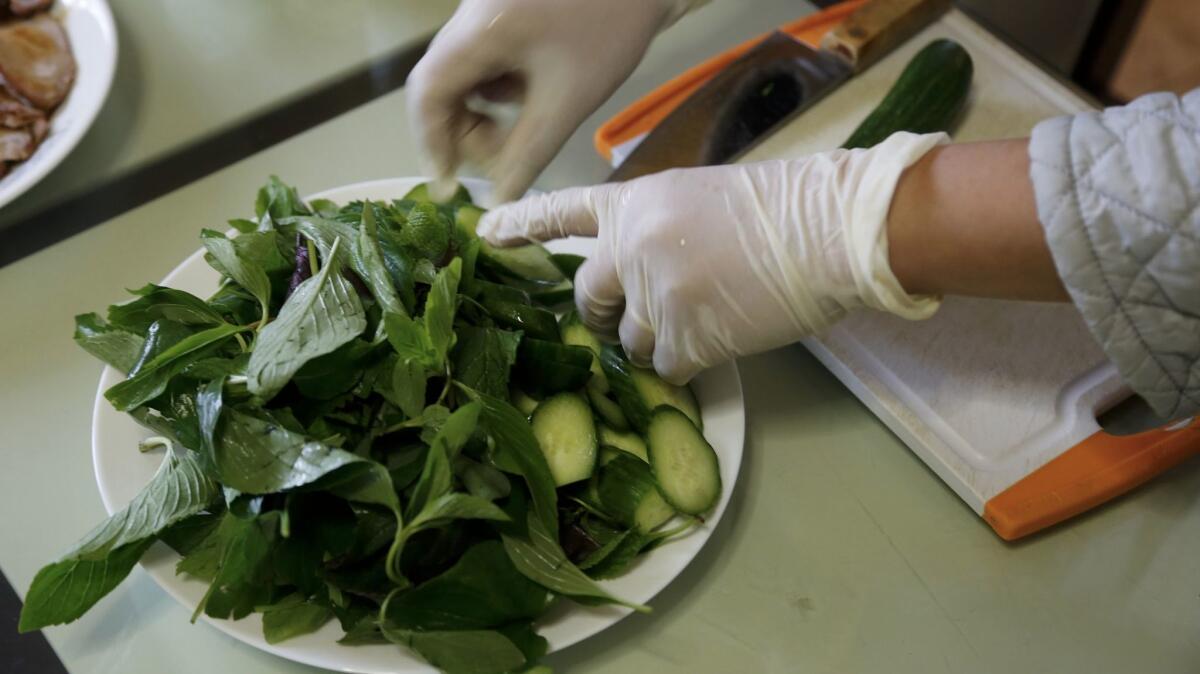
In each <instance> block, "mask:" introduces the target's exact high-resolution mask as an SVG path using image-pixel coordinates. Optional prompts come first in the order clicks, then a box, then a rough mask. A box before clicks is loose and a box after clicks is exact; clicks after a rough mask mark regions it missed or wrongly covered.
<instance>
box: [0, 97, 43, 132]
mask: <svg viewBox="0 0 1200 674" xmlns="http://www.w3.org/2000/svg"><path fill="white" fill-rule="evenodd" d="M45 118H46V114H45V113H44V112H42V111H41V110H38V109H37V108H35V107H33V106H32V105H30V104H28V103H26V102H25V101H22V100H20V99H19V98H15V97H13V96H10V95H9V94H8V93H7V92H5V91H3V90H0V126H2V127H4V128H6V129H23V128H25V127H27V126H29V125H30V124H32V123H33V122H34V121H36V120H39V119H45Z"/></svg>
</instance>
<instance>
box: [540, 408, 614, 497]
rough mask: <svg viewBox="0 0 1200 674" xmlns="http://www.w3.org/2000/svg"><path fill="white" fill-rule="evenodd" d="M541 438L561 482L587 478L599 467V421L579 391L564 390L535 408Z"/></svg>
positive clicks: (554, 471)
mask: <svg viewBox="0 0 1200 674" xmlns="http://www.w3.org/2000/svg"><path fill="white" fill-rule="evenodd" d="M530 424H531V425H532V426H533V435H534V437H536V438H537V441H538V445H539V446H540V447H541V448H542V454H544V455H545V456H546V463H548V464H550V474H551V475H553V476H554V483H555V484H556V485H558V486H560V487H561V486H563V485H565V484H571V483H573V482H579V481H580V480H586V479H588V478H589V477H591V476H592V473H593V472H594V471H595V470H596V455H597V453H598V445H597V444H596V421H595V419H594V418H593V417H592V408H591V407H588V404H587V401H586V400H584V399H583V396H581V395H579V394H578V393H560V394H558V395H556V396H553V397H551V398H548V399H546V400H544V401H542V404H540V405H538V406H537V409H536V410H534V411H533V419H532V420H531V421H530Z"/></svg>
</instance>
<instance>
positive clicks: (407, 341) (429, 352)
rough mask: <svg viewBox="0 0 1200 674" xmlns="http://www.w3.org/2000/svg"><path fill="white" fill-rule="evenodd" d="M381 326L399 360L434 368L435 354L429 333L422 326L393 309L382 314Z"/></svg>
mask: <svg viewBox="0 0 1200 674" xmlns="http://www.w3.org/2000/svg"><path fill="white" fill-rule="evenodd" d="M383 326H384V330H385V331H386V332H387V338H388V342H390V343H391V345H392V348H393V349H395V351H396V355H398V356H399V357H400V360H410V361H413V362H416V363H421V364H422V365H423V366H424V367H427V368H429V369H434V368H435V365H436V363H435V360H436V356H435V353H434V350H433V343H432V342H431V341H430V340H429V333H427V332H426V331H425V328H424V326H423V325H422V324H421V323H420V322H418V321H415V320H413V319H412V318H410V317H408V316H407V315H405V314H400V313H396V312H394V311H390V312H385V313H384V314H383Z"/></svg>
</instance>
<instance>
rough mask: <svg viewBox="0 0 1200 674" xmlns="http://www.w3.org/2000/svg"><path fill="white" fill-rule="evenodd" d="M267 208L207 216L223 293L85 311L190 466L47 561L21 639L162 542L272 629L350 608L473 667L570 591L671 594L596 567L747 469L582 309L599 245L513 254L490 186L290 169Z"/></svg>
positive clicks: (202, 608)
mask: <svg viewBox="0 0 1200 674" xmlns="http://www.w3.org/2000/svg"><path fill="white" fill-rule="evenodd" d="M255 213H256V217H255V218H254V219H252V220H250V219H246V220H234V221H232V222H231V223H230V224H231V225H232V226H233V227H234V228H236V230H237V233H236V235H234V236H228V235H226V234H224V233H221V232H218V231H213V230H205V231H204V232H203V233H202V235H201V240H202V242H203V244H204V248H205V250H206V255H205V258H206V260H207V262H208V263H209V264H210V265H211V266H212V267H213V268H214V269H216V270H217V271H218V272H219V273H220V274H221V279H222V280H221V283H220V286H219V289H218V290H217V291H216V293H215V294H213V295H212V296H211V297H209V298H207V299H202V298H200V297H197V296H195V295H192V294H190V293H187V292H184V291H182V290H178V289H173V288H167V287H162V286H158V285H153V284H151V285H147V286H144V287H142V288H140V289H138V290H135V291H132V293H133V295H134V296H135V297H134V299H132V300H131V301H128V302H126V303H123V304H116V305H113V306H111V307H109V308H108V311H107V313H106V315H105V316H101V315H99V314H85V315H81V316H78V317H76V332H75V340H76V341H77V342H78V343H79V345H80V346H81V347H83V348H84V349H85V350H87V351H88V352H89V353H91V354H92V355H94V356H96V357H97V358H99V359H100V360H102V361H104V362H105V363H107V364H109V365H111V366H113V367H115V368H117V369H119V370H121V371H123V372H125V373H127V378H126V379H125V380H124V381H122V382H120V383H119V384H117V385H115V386H113V387H112V388H110V389H108V390H107V391H105V393H104V395H105V397H106V398H107V399H108V401H109V402H110V403H111V404H112V405H113V407H115V408H116V409H117V410H120V411H123V412H127V413H128V414H130V415H131V416H132V417H133V418H135V419H136V420H137V421H138V422H139V423H141V424H142V425H144V426H145V427H147V428H148V429H151V432H152V433H153V437H150V438H148V439H147V440H145V441H144V442H143V443H142V445H141V447H140V449H141V450H142V451H156V452H162V453H163V457H164V458H163V462H162V465H161V467H160V468H159V470H158V472H157V473H156V474H155V476H154V478H153V479H152V480H151V481H150V482H149V483H148V484H146V485H145V487H144V488H143V489H142V491H141V492H140V493H139V494H138V495H137V497H136V498H134V500H133V501H132V502H131V503H129V505H128V506H126V507H125V508H124V509H123V510H121V511H119V512H117V513H115V514H113V515H112V516H111V517H109V518H108V519H107V520H105V521H104V522H102V523H101V524H100V525H99V526H97V527H96V528H95V529H94V530H92V531H91V532H90V533H88V534H87V535H86V536H85V537H84V538H83V539H82V540H81V541H80V542H79V543H78V544H77V545H76V546H75V547H74V548H72V549H71V550H70V551H68V552H67V553H66V554H64V555H62V556H61V557H60V558H59V559H58V560H57V561H55V562H53V563H51V564H49V565H47V566H46V567H44V568H43V569H42V570H41V571H40V572H39V573H38V574H37V577H36V578H35V579H34V581H33V584H32V587H30V589H29V592H28V595H27V597H26V603H25V606H24V610H23V611H22V613H21V619H20V629H21V631H29V630H36V629H40V628H42V627H45V626H48V625H56V624H62V623H68V622H71V621H73V620H75V619H76V618H78V617H79V616H81V615H82V614H83V613H84V612H86V611H87V610H88V609H89V608H90V607H92V606H93V605H94V604H95V603H96V602H97V601H99V600H100V599H101V598H102V597H103V596H104V595H106V594H107V593H108V592H110V591H111V590H112V589H113V588H115V587H116V586H117V585H118V584H119V583H120V582H121V581H122V579H124V578H125V577H126V576H127V575H128V574H129V572H130V571H131V570H132V568H133V566H134V565H135V564H136V563H137V562H138V560H139V559H140V558H141V557H142V555H143V554H144V553H145V552H146V551H147V549H149V548H150V546H152V545H153V544H155V543H156V542H162V543H165V544H166V545H168V546H170V547H171V548H173V549H174V550H175V551H176V552H177V553H178V554H179V555H180V557H181V559H180V560H179V562H178V565H177V567H176V571H177V573H179V574H185V575H187V576H189V577H192V578H195V579H200V580H203V581H205V582H207V583H208V591H207V593H206V594H205V595H204V598H203V600H202V601H201V602H200V604H199V605H198V606H196V609H195V616H199V615H200V614H201V613H203V614H205V615H207V616H210V617H213V618H222V619H233V620H236V619H239V618H242V617H244V616H247V615H249V614H251V613H255V612H257V613H261V614H262V624H263V632H264V636H265V639H266V640H267V641H268V642H271V643H276V642H280V641H283V640H286V639H289V638H291V637H295V636H298V635H302V634H306V633H310V632H313V631H315V630H317V629H319V628H321V627H322V626H324V625H325V624H326V623H329V622H331V621H336V622H337V624H339V625H340V626H341V629H342V631H343V632H344V636H342V637H341V639H340V643H342V644H347V645H354V644H368V643H389V642H390V643H394V644H399V645H401V646H403V647H406V648H409V649H411V650H412V651H415V652H416V653H417V654H419V655H420V656H421V657H422V658H424V659H425V660H427V661H428V662H429V663H431V664H432V665H434V666H436V667H438V668H440V669H442V670H444V671H446V672H469V673H473V674H482V673H486V672H497V673H500V672H524V671H530V670H531V669H533V668H535V667H536V665H537V662H538V660H539V659H540V658H541V657H542V656H543V655H544V654H545V652H546V649H547V643H546V641H545V639H543V638H542V637H541V636H539V635H538V633H537V631H536V623H537V620H538V618H539V617H541V616H542V615H543V614H544V613H545V612H546V611H547V609H548V608H549V607H550V606H551V605H552V604H553V603H554V602H556V601H562V600H570V601H574V602H578V603H581V604H589V605H591V604H596V603H618V604H625V605H626V606H630V607H631V608H634V609H636V610H648V609H646V608H645V607H642V606H637V605H633V604H629V603H626V602H624V601H622V600H621V599H619V598H616V597H613V596H612V595H610V594H609V592H607V591H606V590H605V589H604V588H603V587H601V585H599V584H598V583H597V582H596V581H597V580H600V579H606V578H612V577H615V576H619V575H621V574H622V573H624V572H625V571H627V570H628V569H629V568H630V566H631V565H632V564H634V563H635V562H636V560H637V559H638V558H639V557H640V556H641V555H642V554H644V553H646V552H647V551H649V550H651V549H653V548H654V547H656V546H658V545H661V544H663V543H664V542H666V541H668V540H669V539H670V538H671V537H672V536H675V535H677V534H679V533H680V532H683V531H686V529H687V528H688V527H690V526H692V525H694V524H695V523H696V522H698V521H700V518H701V517H702V516H703V515H704V514H705V513H706V512H707V511H709V510H711V509H712V508H713V507H714V505H715V504H716V502H717V499H718V497H719V495H720V493H721V484H720V475H719V471H718V470H717V460H716V454H715V453H714V452H713V450H712V448H711V447H710V446H709V445H708V443H707V442H706V441H705V440H704V438H703V435H702V434H701V432H700V424H701V418H700V410H699V407H698V406H697V404H696V401H695V399H694V398H693V396H692V394H691V392H690V391H689V390H688V389H687V388H686V387H675V386H671V385H669V384H667V383H666V382H663V381H662V380H661V379H659V378H658V377H657V376H656V375H655V374H654V373H653V372H652V371H650V370H644V369H640V368H636V367H633V366H632V365H630V363H629V362H628V361H627V360H626V358H625V355H624V353H623V352H622V351H621V350H620V348H619V347H614V346H611V345H606V344H602V343H601V342H600V341H599V340H598V339H597V338H596V337H595V336H593V335H592V334H591V333H590V332H588V331H587V329H586V328H585V327H584V326H583V325H582V323H581V322H580V321H579V319H578V317H577V316H576V315H575V314H574V312H573V311H571V310H570V304H571V299H572V294H573V291H572V286H571V278H572V276H573V274H574V271H575V269H576V268H578V266H579V265H580V264H581V263H582V261H583V260H582V258H579V257H577V256H571V255H552V254H550V253H549V252H548V251H547V250H546V249H544V248H542V247H541V246H538V245H532V244H531V245H526V246H520V247H516V248H505V249H500V248H494V247H492V246H489V245H488V244H486V243H485V242H483V241H481V240H480V239H479V238H477V237H476V235H475V224H476V222H477V221H478V219H479V217H480V216H481V215H482V213H483V211H482V210H481V209H480V208H478V207H476V206H475V205H474V204H473V203H472V201H471V198H470V196H469V195H468V194H467V192H466V191H465V190H460V191H459V192H458V193H457V194H456V195H455V196H454V197H453V199H451V200H450V201H449V202H447V203H434V202H433V201H431V200H430V199H429V198H428V194H427V190H426V188H425V186H420V187H417V188H416V189H414V190H413V191H412V192H410V193H409V194H407V195H405V197H404V198H402V199H399V200H396V201H393V202H390V203H384V202H354V203H349V204H345V205H338V204H334V203H331V202H328V201H312V202H311V203H305V202H303V201H302V200H301V199H300V198H299V197H298V196H297V194H296V191H295V190H294V189H292V188H291V187H288V186H286V185H284V184H283V183H281V182H279V181H278V180H277V179H274V178H273V179H272V180H271V181H270V182H269V183H268V184H267V185H266V186H265V187H263V188H262V189H261V190H260V191H259V193H258V198H257V202H256V204H255ZM130 451H135V448H133V447H131V448H130ZM195 616H194V617H195Z"/></svg>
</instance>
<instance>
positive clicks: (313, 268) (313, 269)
mask: <svg viewBox="0 0 1200 674" xmlns="http://www.w3.org/2000/svg"><path fill="white" fill-rule="evenodd" d="M304 245H305V246H307V247H308V271H309V272H310V273H311V274H312V275H313V276H316V275H317V272H319V271H321V269H320V266H319V265H318V264H317V246H316V244H314V243H313V242H312V239H305V240H304Z"/></svg>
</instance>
